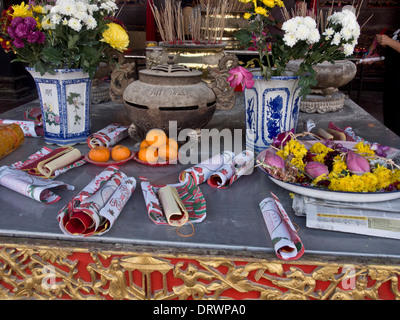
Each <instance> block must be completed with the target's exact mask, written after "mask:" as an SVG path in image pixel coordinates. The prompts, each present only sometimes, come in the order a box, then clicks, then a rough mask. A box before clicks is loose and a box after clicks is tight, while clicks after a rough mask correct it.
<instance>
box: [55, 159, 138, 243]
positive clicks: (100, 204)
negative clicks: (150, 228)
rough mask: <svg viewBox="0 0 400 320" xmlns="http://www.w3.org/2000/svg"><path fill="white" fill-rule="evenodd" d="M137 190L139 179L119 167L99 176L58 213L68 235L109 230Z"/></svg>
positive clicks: (82, 235)
mask: <svg viewBox="0 0 400 320" xmlns="http://www.w3.org/2000/svg"><path fill="white" fill-rule="evenodd" d="M135 188H136V180H135V178H133V177H127V176H126V175H125V174H124V173H123V172H121V171H119V170H118V167H116V166H109V167H107V168H106V169H104V170H103V171H102V172H101V173H99V174H98V175H97V176H96V177H95V178H94V179H93V180H92V181H91V182H90V183H89V184H88V185H87V186H86V187H85V188H84V189H83V190H82V191H81V192H79V193H78V194H77V195H76V196H75V197H73V198H72V200H71V201H70V202H69V203H68V204H66V205H65V206H64V208H62V209H61V211H60V212H59V214H58V222H59V226H60V229H61V230H62V232H63V233H64V234H67V235H73V236H78V237H87V236H92V235H101V234H104V233H105V232H107V231H109V230H110V229H111V227H112V226H113V224H114V222H115V221H116V220H117V218H118V217H119V215H120V214H121V211H122V209H123V208H124V206H125V205H126V203H127V202H128V200H129V199H130V197H131V195H132V193H133V192H134V190H135Z"/></svg>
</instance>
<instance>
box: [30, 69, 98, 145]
mask: <svg viewBox="0 0 400 320" xmlns="http://www.w3.org/2000/svg"><path fill="white" fill-rule="evenodd" d="M26 69H27V70H28V72H29V73H30V74H31V75H32V77H33V79H34V80H35V83H36V88H37V91H38V95H39V100H40V106H41V108H42V121H43V128H44V141H45V142H46V143H49V144H57V145H61V146H62V145H74V144H77V143H86V140H87V138H88V137H89V134H90V96H91V86H92V81H91V79H90V77H89V74H88V73H86V72H83V71H82V70H80V69H57V70H55V71H56V74H54V75H52V74H49V73H45V74H44V75H41V74H40V72H37V71H36V70H34V69H33V68H26Z"/></svg>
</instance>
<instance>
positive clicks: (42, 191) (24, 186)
mask: <svg viewBox="0 0 400 320" xmlns="http://www.w3.org/2000/svg"><path fill="white" fill-rule="evenodd" d="M0 185H2V186H4V187H6V188H8V189H11V190H13V191H15V192H18V193H20V194H22V195H24V196H27V197H29V198H31V199H34V200H36V201H39V202H42V203H46V204H51V203H55V202H57V201H58V200H60V197H59V196H57V195H56V194H54V193H53V192H51V191H50V190H49V189H52V188H56V187H60V186H65V187H67V188H68V189H69V190H74V187H73V186H70V185H68V184H66V183H63V182H61V181H54V180H51V181H49V180H45V179H42V178H39V177H35V176H32V175H30V174H28V173H26V172H23V171H20V170H16V169H12V168H9V167H7V166H3V167H0Z"/></svg>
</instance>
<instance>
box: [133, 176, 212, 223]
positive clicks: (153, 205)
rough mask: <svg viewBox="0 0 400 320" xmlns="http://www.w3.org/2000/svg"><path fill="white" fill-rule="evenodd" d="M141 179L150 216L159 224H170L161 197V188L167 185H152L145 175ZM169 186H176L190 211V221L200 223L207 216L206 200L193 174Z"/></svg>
mask: <svg viewBox="0 0 400 320" xmlns="http://www.w3.org/2000/svg"><path fill="white" fill-rule="evenodd" d="M140 180H141V187H142V191H143V197H144V200H145V203H146V208H147V213H148V215H149V218H150V219H151V220H152V221H153V222H154V223H155V224H157V225H169V223H168V220H167V218H166V215H165V213H164V211H163V207H162V205H161V201H160V198H159V190H160V189H161V188H163V187H165V186H166V185H162V186H155V185H152V184H151V183H150V182H149V180H148V179H147V178H145V177H140ZM169 186H171V187H174V188H176V191H177V193H178V195H179V198H180V199H181V200H182V203H183V205H184V206H185V209H186V210H187V212H188V221H189V222H193V223H198V222H201V221H203V220H204V219H205V218H206V200H205V198H204V195H203V193H202V191H201V189H200V188H199V186H198V185H197V184H196V183H195V180H194V177H193V176H192V175H187V176H186V179H185V181H183V182H180V183H177V184H172V185H169Z"/></svg>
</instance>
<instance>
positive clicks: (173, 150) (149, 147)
mask: <svg viewBox="0 0 400 320" xmlns="http://www.w3.org/2000/svg"><path fill="white" fill-rule="evenodd" d="M138 158H139V159H140V160H142V161H144V162H148V163H150V164H155V163H157V162H165V161H173V160H176V159H177V158H178V143H177V142H176V141H175V140H174V139H172V138H168V136H167V135H166V133H165V132H164V131H163V130H161V129H152V130H150V131H149V132H147V134H146V138H145V139H144V140H143V141H142V142H141V143H140V150H139V153H138Z"/></svg>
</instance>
